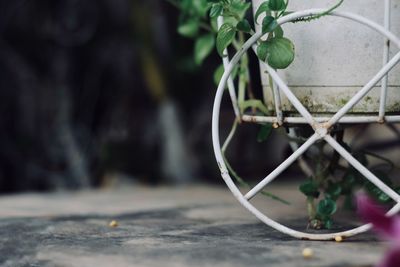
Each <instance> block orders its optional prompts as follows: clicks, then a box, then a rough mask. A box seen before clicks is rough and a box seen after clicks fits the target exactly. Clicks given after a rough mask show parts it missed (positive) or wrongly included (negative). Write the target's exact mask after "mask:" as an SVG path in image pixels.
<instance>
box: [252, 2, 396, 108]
mask: <svg viewBox="0 0 400 267" xmlns="http://www.w3.org/2000/svg"><path fill="white" fill-rule="evenodd" d="M261 2H263V1H262V0H253V7H254V10H256V9H257V8H258V6H259V5H260V3H261ZM335 2H336V1H332V0H322V1H321V0H296V1H291V2H290V10H303V9H309V8H325V7H330V6H332V5H333V4H334V3H335ZM339 10H341V11H349V12H353V13H356V14H359V15H362V16H364V17H366V18H369V19H372V20H374V21H376V22H378V23H380V24H383V16H384V3H383V1H375V0H363V1H349V0H346V1H345V2H344V4H343V6H342V7H340V9H339ZM261 20H262V17H260V18H259V22H261ZM391 25H392V26H391V31H392V32H393V33H394V34H396V35H397V36H400V0H392V8H391ZM283 29H284V31H285V35H286V36H287V37H289V38H290V39H291V40H293V42H294V44H295V47H296V58H295V61H294V62H293V64H292V65H291V66H290V67H289V68H288V69H286V70H283V71H280V72H279V73H280V75H281V77H283V78H284V80H285V81H286V83H287V84H288V85H289V87H290V88H291V89H292V90H293V92H294V94H295V95H296V96H297V97H298V98H299V100H300V101H301V102H302V103H303V105H305V106H306V108H307V109H308V110H309V111H311V112H313V113H333V112H336V111H337V110H338V109H339V108H340V107H342V106H343V105H344V104H345V103H346V102H347V101H348V100H349V99H350V98H351V97H352V96H353V95H354V94H355V93H356V92H357V91H358V90H359V89H360V88H362V86H364V85H365V84H366V83H367V82H368V81H369V80H370V79H371V78H372V77H373V76H374V75H375V74H376V73H377V72H378V71H379V70H380V68H381V67H382V63H383V62H382V55H383V44H384V40H383V37H382V36H381V35H380V34H378V33H376V32H374V31H373V30H371V29H369V28H367V27H365V26H363V25H361V24H358V23H356V22H352V21H349V20H345V19H343V18H337V17H323V18H321V19H319V20H316V21H312V22H307V23H289V24H285V25H284V26H283ZM394 52H398V51H397V49H392V51H391V56H392V55H393V53H394ZM261 73H262V74H261V75H262V84H263V86H264V87H268V90H267V92H268V94H269V96H268V103H267V105H268V106H269V107H271V108H272V107H273V106H274V103H273V97H272V90H270V88H269V82H268V77H267V75H265V74H264V69H263V68H261ZM379 95H380V84H378V85H377V86H376V87H375V88H374V89H373V90H372V91H371V92H370V93H369V94H368V95H367V96H366V97H364V99H363V100H362V101H361V102H360V103H358V104H357V105H356V106H354V108H353V109H352V113H376V112H378V110H379ZM281 98H282V109H283V110H284V111H286V112H288V113H291V112H294V111H295V109H294V108H293V107H292V105H291V104H290V102H289V101H288V100H287V99H286V97H285V96H284V95H281ZM386 111H387V112H388V113H399V112H400V66H396V67H395V68H394V69H393V70H392V71H391V72H390V75H389V87H388V97H387V105H386Z"/></svg>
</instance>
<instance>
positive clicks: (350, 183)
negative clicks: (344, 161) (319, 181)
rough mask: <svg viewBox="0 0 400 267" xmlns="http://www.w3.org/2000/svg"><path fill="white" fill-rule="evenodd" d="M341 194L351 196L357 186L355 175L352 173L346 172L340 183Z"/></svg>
mask: <svg viewBox="0 0 400 267" xmlns="http://www.w3.org/2000/svg"><path fill="white" fill-rule="evenodd" d="M340 185H341V188H342V194H343V195H348V194H351V192H352V191H353V188H354V187H355V186H356V185H357V180H356V174H355V173H354V172H352V171H350V172H348V173H347V174H346V175H345V176H344V177H343V179H342V181H341V182H340Z"/></svg>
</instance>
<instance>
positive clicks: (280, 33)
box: [274, 25, 284, 38]
mask: <svg viewBox="0 0 400 267" xmlns="http://www.w3.org/2000/svg"><path fill="white" fill-rule="evenodd" d="M283 34H284V33H283V29H282V27H281V26H280V25H278V26H277V27H276V29H275V30H274V37H276V38H282V37H283Z"/></svg>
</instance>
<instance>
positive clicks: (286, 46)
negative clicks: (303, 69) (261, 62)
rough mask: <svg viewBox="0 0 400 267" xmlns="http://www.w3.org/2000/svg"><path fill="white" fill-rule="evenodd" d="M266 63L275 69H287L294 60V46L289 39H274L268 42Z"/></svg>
mask: <svg viewBox="0 0 400 267" xmlns="http://www.w3.org/2000/svg"><path fill="white" fill-rule="evenodd" d="M265 45H266V48H265V49H266V57H265V61H267V63H268V64H269V65H270V66H271V67H272V68H274V69H285V68H287V67H288V66H289V65H290V64H291V63H292V62H293V60H294V45H293V43H292V42H291V41H290V40H289V39H287V38H283V37H282V38H278V37H276V38H275V37H274V38H271V39H270V40H267V41H266V44H265Z"/></svg>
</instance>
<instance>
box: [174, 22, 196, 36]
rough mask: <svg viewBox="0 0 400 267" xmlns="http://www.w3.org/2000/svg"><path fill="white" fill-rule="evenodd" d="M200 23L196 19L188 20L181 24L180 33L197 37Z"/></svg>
mask: <svg viewBox="0 0 400 267" xmlns="http://www.w3.org/2000/svg"><path fill="white" fill-rule="evenodd" d="M199 27H200V26H199V23H198V21H196V20H188V21H185V22H184V23H182V24H181V25H179V27H178V33H179V34H180V35H182V36H185V37H195V36H196V35H197V33H198V32H199Z"/></svg>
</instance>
